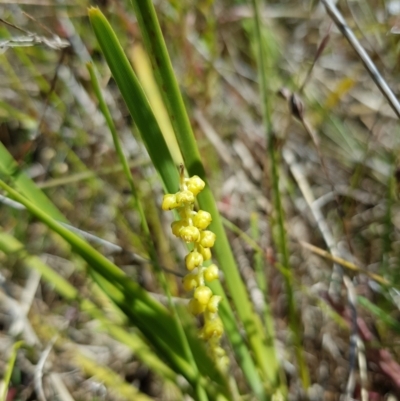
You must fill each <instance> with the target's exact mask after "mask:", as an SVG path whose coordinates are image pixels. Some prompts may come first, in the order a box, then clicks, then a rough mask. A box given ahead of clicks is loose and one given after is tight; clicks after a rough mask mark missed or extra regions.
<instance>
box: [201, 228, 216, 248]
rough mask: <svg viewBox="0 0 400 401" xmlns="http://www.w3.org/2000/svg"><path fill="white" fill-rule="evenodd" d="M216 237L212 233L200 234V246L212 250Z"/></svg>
mask: <svg viewBox="0 0 400 401" xmlns="http://www.w3.org/2000/svg"><path fill="white" fill-rule="evenodd" d="M216 237H217V236H216V235H215V234H214V233H213V232H212V231H208V230H206V231H202V233H201V234H200V245H201V246H202V247H204V248H212V247H213V246H214V243H215V238H216Z"/></svg>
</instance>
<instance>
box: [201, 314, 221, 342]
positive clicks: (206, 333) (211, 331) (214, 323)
mask: <svg viewBox="0 0 400 401" xmlns="http://www.w3.org/2000/svg"><path fill="white" fill-rule="evenodd" d="M223 333H224V326H223V325H222V322H221V319H220V318H218V317H217V318H215V319H214V320H210V321H207V322H206V324H205V325H204V327H203V331H202V337H203V338H204V339H205V340H209V339H210V338H212V337H214V338H220V337H221V336H222V334H223Z"/></svg>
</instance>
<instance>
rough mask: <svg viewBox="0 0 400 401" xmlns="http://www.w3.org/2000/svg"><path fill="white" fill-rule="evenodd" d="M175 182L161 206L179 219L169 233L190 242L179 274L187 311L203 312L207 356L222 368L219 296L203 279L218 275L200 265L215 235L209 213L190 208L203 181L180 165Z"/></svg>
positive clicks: (224, 362) (224, 358)
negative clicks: (186, 173) (173, 190)
mask: <svg viewBox="0 0 400 401" xmlns="http://www.w3.org/2000/svg"><path fill="white" fill-rule="evenodd" d="M179 184H180V185H179V191H178V192H177V193H176V194H166V195H164V198H163V202H162V205H161V207H162V209H163V210H172V209H177V211H178V214H179V216H180V219H179V220H177V221H174V222H173V223H172V225H171V229H172V233H173V234H174V235H175V236H176V237H178V238H181V239H182V240H183V241H184V242H186V243H187V244H192V246H193V249H192V250H191V251H190V252H189V253H188V254H187V255H186V257H185V266H186V269H187V270H188V273H187V274H186V276H185V277H184V278H183V281H182V284H183V288H184V289H185V290H186V291H188V292H189V291H193V297H192V298H191V300H190V302H189V311H190V313H192V314H193V315H195V316H198V315H202V316H203V318H204V325H203V328H202V329H201V332H200V337H201V338H203V339H204V340H205V341H206V342H207V345H208V350H209V353H210V356H211V357H212V358H213V359H214V360H215V362H216V364H217V366H218V367H220V368H221V369H225V368H226V366H227V365H228V363H229V359H228V357H227V356H226V354H225V351H224V349H223V348H222V347H221V346H220V340H221V337H222V335H223V332H224V328H223V325H222V321H221V319H220V317H219V315H218V304H219V303H220V302H221V299H222V297H221V296H219V295H214V294H213V292H212V290H211V288H210V287H208V286H207V285H206V283H207V282H211V281H213V280H216V279H218V278H219V270H218V267H217V265H215V264H214V263H211V264H208V266H205V265H204V262H207V261H210V260H211V256H212V254H211V248H212V247H213V246H214V243H215V240H216V235H215V234H214V233H213V232H212V231H209V230H207V227H208V226H209V225H210V223H211V221H212V218H211V214H210V213H208V212H206V211H204V210H198V211H197V212H196V211H195V210H194V204H195V200H196V196H197V195H198V194H199V193H200V192H201V191H202V190H203V189H204V187H205V182H204V181H203V180H202V179H201V178H200V177H198V176H197V175H195V176H193V177H190V178H185V176H184V168H183V165H181V166H180V183H179Z"/></svg>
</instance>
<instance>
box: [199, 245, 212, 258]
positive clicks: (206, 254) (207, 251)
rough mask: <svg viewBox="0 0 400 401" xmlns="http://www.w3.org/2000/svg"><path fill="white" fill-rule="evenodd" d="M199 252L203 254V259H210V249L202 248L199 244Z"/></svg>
mask: <svg viewBox="0 0 400 401" xmlns="http://www.w3.org/2000/svg"><path fill="white" fill-rule="evenodd" d="M198 249H199V252H200V253H201V254H202V255H203V259H204V260H210V259H211V250H210V248H204V247H202V246H201V245H199V246H198Z"/></svg>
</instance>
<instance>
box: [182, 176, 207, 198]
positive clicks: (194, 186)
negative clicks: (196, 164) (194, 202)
mask: <svg viewBox="0 0 400 401" xmlns="http://www.w3.org/2000/svg"><path fill="white" fill-rule="evenodd" d="M186 185H187V188H188V190H189V191H190V192H191V193H192V194H193V195H194V196H197V195H198V194H199V193H200V192H201V191H202V190H203V189H204V187H205V186H206V183H205V182H204V181H203V180H202V179H201V178H200V177H199V176H197V175H194V176H193V177H191V178H189V180H188V181H187V184H186Z"/></svg>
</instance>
